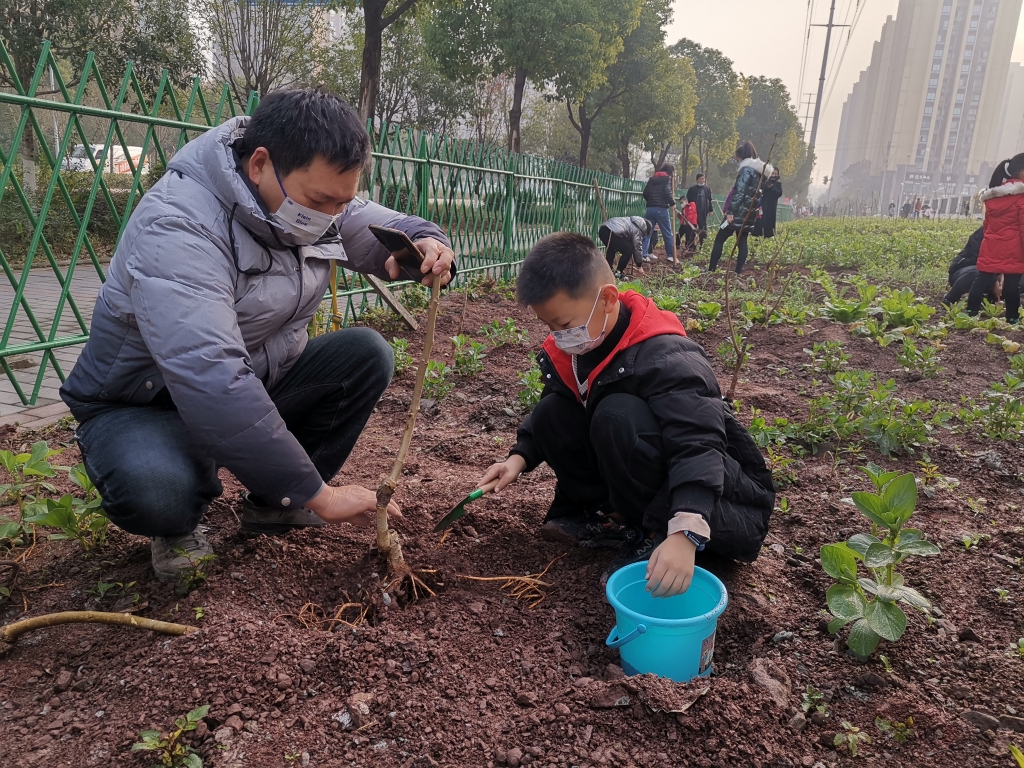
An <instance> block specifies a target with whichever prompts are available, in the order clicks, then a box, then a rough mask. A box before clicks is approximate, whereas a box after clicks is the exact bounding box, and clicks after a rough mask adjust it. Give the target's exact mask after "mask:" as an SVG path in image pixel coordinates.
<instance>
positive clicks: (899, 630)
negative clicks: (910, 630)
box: [864, 600, 907, 641]
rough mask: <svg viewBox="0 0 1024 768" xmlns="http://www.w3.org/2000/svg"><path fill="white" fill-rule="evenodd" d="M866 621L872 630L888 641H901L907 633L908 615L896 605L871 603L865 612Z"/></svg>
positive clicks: (877, 601)
mask: <svg viewBox="0 0 1024 768" xmlns="http://www.w3.org/2000/svg"><path fill="white" fill-rule="evenodd" d="M864 619H865V620H866V621H867V622H868V625H869V626H870V627H871V629H872V630H874V631H875V632H876V633H877V634H878V635H879V636H881V637H884V638H885V639H886V640H890V641H896V640H899V639H900V638H901V637H902V636H903V633H904V632H906V631H907V614H905V613H904V612H903V609H902V608H900V607H899V606H898V605H896V604H895V603H886V602H882V601H881V600H873V601H871V602H870V603H868V607H867V610H866V611H864Z"/></svg>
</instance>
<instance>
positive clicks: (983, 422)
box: [958, 371, 1024, 440]
mask: <svg viewBox="0 0 1024 768" xmlns="http://www.w3.org/2000/svg"><path fill="white" fill-rule="evenodd" d="M1021 375H1022V374H1020V373H1019V372H1017V371H1011V372H1009V373H1007V374H1005V375H1004V376H1003V380H1002V381H996V382H993V383H992V384H991V385H990V386H989V388H988V389H986V390H985V391H984V392H983V393H982V402H981V404H979V403H977V402H976V401H974V400H965V405H964V406H963V407H962V408H960V410H959V411H958V416H959V418H960V421H961V422H962V423H963V424H964V426H965V427H966V428H968V429H971V430H976V429H979V428H980V429H981V431H982V432H983V433H984V434H985V436H986V437H988V438H991V439H992V440H1016V439H1018V438H1020V436H1021V434H1022V433H1024V400H1022V399H1021V396H1022V395H1024V379H1022V378H1021Z"/></svg>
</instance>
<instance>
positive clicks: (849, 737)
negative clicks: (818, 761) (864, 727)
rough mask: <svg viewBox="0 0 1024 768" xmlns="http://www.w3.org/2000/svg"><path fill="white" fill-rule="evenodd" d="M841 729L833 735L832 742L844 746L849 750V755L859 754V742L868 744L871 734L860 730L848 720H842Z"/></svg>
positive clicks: (837, 745) (855, 755)
mask: <svg viewBox="0 0 1024 768" xmlns="http://www.w3.org/2000/svg"><path fill="white" fill-rule="evenodd" d="M842 726H843V730H842V731H840V732H839V733H837V734H836V735H835V737H834V738H833V739H832V743H833V744H834V745H835V746H836V747H841V746H843V745H845V746H846V748H847V749H849V750H850V757H857V755H859V754H860V746H861V744H870V743H871V736H870V735H869V734H867V733H864V732H863V731H861V729H860V728H858V727H857V726H855V725H853V724H852V723H850V722H849V721H848V720H843V722H842Z"/></svg>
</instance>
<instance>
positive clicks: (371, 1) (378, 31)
mask: <svg viewBox="0 0 1024 768" xmlns="http://www.w3.org/2000/svg"><path fill="white" fill-rule="evenodd" d="M358 4H359V3H358V2H357V3H356V5H358ZM362 6H363V23H364V32H363V65H362V72H361V73H360V77H359V116H360V117H362V118H363V120H366V119H368V118H369V117H370V116H371V115H374V114H376V111H377V95H378V93H379V92H380V60H381V49H382V48H383V45H384V30H385V29H387V28H388V27H390V26H391V25H392V24H394V23H395V22H396V21H398V20H399V19H400V18H402V16H404V15H405V14H406V13H409V12H410V11H412V10H413V9H414V8H415V7H416V0H397V1H396V0H365V2H363V3H362ZM389 6H390V7H391V12H390V13H388V12H387V11H388V7H389Z"/></svg>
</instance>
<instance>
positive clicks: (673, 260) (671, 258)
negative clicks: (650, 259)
mask: <svg viewBox="0 0 1024 768" xmlns="http://www.w3.org/2000/svg"><path fill="white" fill-rule="evenodd" d="M665 261H667V262H668V263H669V264H675V263H676V260H675V259H674V258H673V257H672V256H667V257H666V258H665Z"/></svg>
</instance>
